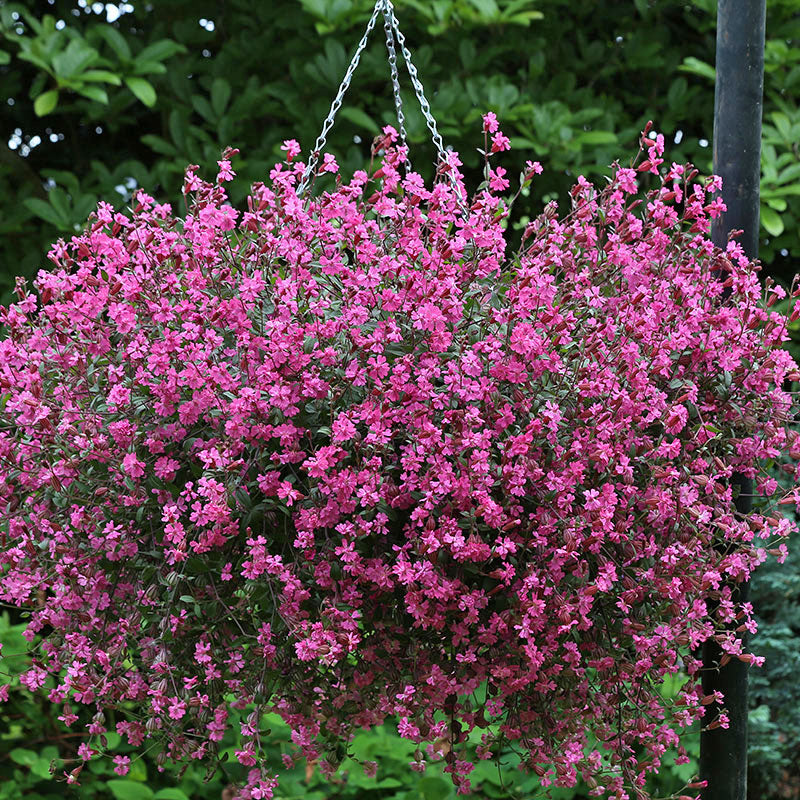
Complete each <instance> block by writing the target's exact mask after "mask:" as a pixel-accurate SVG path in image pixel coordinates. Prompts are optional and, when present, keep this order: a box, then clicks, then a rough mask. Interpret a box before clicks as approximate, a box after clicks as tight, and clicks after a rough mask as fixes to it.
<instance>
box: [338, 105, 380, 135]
mask: <svg viewBox="0 0 800 800" xmlns="http://www.w3.org/2000/svg"><path fill="white" fill-rule="evenodd" d="M339 113H340V114H341V115H342V116H343V117H344V118H345V119H349V120H350V122H354V123H355V124H356V125H360V126H361V127H362V128H366V129H367V130H368V131H370V132H372V133H374V134H378V133H380V128H378V125H377V124H376V122H375V120H374V119H372V117H370V116H369V114H367V113H366V112H364V111H362V110H361V109H360V108H355V106H345V107H344V108H343V109H342V110H341V111H340V112H339Z"/></svg>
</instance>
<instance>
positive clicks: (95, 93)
mask: <svg viewBox="0 0 800 800" xmlns="http://www.w3.org/2000/svg"><path fill="white" fill-rule="evenodd" d="M75 91H76V92H77V93H78V94H80V95H83V96H84V97H88V98H89V99H90V100H94V102H95V103H102V104H103V105H108V93H107V92H106V90H105V89H101V88H100V87H99V86H81V87H79V88H77V89H76V90H75Z"/></svg>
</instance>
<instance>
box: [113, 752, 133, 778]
mask: <svg viewBox="0 0 800 800" xmlns="http://www.w3.org/2000/svg"><path fill="white" fill-rule="evenodd" d="M130 765H131V760H130V758H129V757H128V756H114V772H116V773H117V775H127V774H128V772H130V768H131V766H130Z"/></svg>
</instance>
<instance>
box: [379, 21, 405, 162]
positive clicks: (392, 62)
mask: <svg viewBox="0 0 800 800" xmlns="http://www.w3.org/2000/svg"><path fill="white" fill-rule="evenodd" d="M383 29H384V31H386V49H387V50H388V51H389V68H390V71H391V74H392V91H393V92H394V107H395V109H396V111H397V127H398V129H399V131H400V141H401V143H402V144H404V145H406V144H407V142H406V138H407V137H406V118H405V115H404V114H403V98H402V96H401V95H400V77H399V76H398V74H397V52H396V51H395V47H394V30H393V28H392V19H391V17H390V16H389V13H388V11H387V9H386V6H385V5H384V7H383ZM405 164H406V172H409V171H410V170H411V160H410V158H409V157H408V154H406V162H405Z"/></svg>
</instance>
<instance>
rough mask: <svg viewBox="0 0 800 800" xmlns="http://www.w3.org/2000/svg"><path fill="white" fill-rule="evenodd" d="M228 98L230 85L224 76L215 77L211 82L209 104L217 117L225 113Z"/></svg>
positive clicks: (229, 97) (229, 96)
mask: <svg viewBox="0 0 800 800" xmlns="http://www.w3.org/2000/svg"><path fill="white" fill-rule="evenodd" d="M230 99H231V85H230V84H229V83H228V81H226V80H225V79H224V78H215V79H214V83H212V84H211V106H212V107H213V109H214V113H215V114H216V115H217V116H218V117H221V116H222V115H223V114H224V113H225V109H226V108H227V106H228V102H229V101H230Z"/></svg>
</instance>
